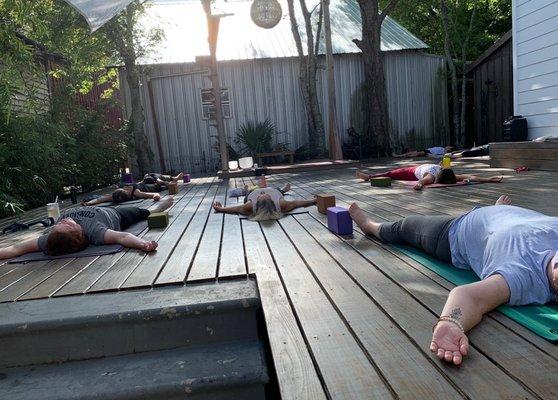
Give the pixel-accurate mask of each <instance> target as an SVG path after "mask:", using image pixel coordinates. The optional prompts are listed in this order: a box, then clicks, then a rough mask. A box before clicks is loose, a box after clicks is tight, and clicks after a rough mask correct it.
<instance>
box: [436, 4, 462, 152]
mask: <svg viewBox="0 0 558 400" xmlns="http://www.w3.org/2000/svg"><path fill="white" fill-rule="evenodd" d="M440 17H441V20H442V26H443V28H444V55H445V57H446V62H447V64H448V68H449V70H450V77H451V96H452V99H453V101H452V120H453V130H454V135H455V139H454V144H455V145H457V146H459V145H460V142H461V140H460V135H461V113H460V107H459V88H458V82H457V68H456V66H455V62H454V61H453V54H452V52H451V46H452V43H451V35H450V19H449V15H448V8H447V4H446V2H445V1H444V0H440Z"/></svg>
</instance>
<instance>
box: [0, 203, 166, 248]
mask: <svg viewBox="0 0 558 400" xmlns="http://www.w3.org/2000/svg"><path fill="white" fill-rule="evenodd" d="M172 203H173V199H172V197H168V198H167V199H165V200H163V201H161V202H160V203H159V204H158V206H157V208H156V209H155V210H154V212H160V211H164V210H166V209H168V208H169V207H171V206H172ZM150 214H151V211H149V210H148V209H144V208H139V207H132V206H122V207H118V208H111V207H76V208H71V209H68V210H67V211H65V212H64V213H63V214H62V215H61V216H60V218H59V219H58V221H57V223H56V224H55V225H54V226H53V227H52V229H51V230H50V232H49V233H47V234H44V235H42V236H40V237H38V238H34V239H28V240H25V241H23V242H21V243H18V244H15V245H12V246H9V247H6V248H3V249H0V259H6V258H13V257H19V256H21V255H23V254H27V253H33V252H36V251H43V252H44V253H45V254H48V255H50V256H59V255H64V254H70V253H76V252H78V251H82V250H85V249H86V248H87V246H89V245H90V244H92V245H97V246H100V245H104V244H120V245H122V246H124V247H128V248H132V249H138V250H143V251H146V252H149V251H153V250H155V249H156V248H157V242H155V241H149V242H148V241H145V240H143V239H141V238H139V237H137V236H135V235H133V234H131V233H129V232H122V231H124V230H126V229H128V228H129V227H130V226H132V225H133V224H135V223H137V222H140V221H143V220H146V219H147V217H149V215H150Z"/></svg>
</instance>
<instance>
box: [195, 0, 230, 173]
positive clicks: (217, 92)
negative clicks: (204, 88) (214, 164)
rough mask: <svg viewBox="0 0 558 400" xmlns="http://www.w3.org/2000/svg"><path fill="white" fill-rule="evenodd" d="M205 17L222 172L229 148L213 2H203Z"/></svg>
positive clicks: (208, 0) (217, 28)
mask: <svg viewBox="0 0 558 400" xmlns="http://www.w3.org/2000/svg"><path fill="white" fill-rule="evenodd" d="M201 2H202V5H203V9H204V11H205V15H206V17H207V42H208V43H209V54H210V66H209V67H210V73H209V79H210V80H211V88H212V90H213V96H214V98H215V119H216V122H215V127H216V128H217V134H218V137H219V152H220V153H221V170H223V171H228V170H229V151H228V148H227V135H226V134H225V124H224V122H223V111H222V109H221V84H220V83H219V68H218V65H217V40H218V37H219V21H220V20H221V16H220V15H213V14H211V0H201Z"/></svg>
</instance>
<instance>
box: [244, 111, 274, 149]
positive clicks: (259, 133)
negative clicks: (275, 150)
mask: <svg viewBox="0 0 558 400" xmlns="http://www.w3.org/2000/svg"><path fill="white" fill-rule="evenodd" d="M236 135H237V138H236V140H235V142H236V143H237V144H238V145H240V152H241V153H244V154H247V155H250V156H254V155H256V153H265V152H269V151H271V149H272V148H271V142H272V140H273V137H274V136H275V135H276V130H275V125H273V123H272V122H271V121H270V120H269V119H266V120H265V121H263V122H254V121H248V122H247V123H245V124H244V125H242V126H241V127H240V128H239V129H238V131H237V132H236Z"/></svg>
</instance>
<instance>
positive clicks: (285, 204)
mask: <svg viewBox="0 0 558 400" xmlns="http://www.w3.org/2000/svg"><path fill="white" fill-rule="evenodd" d="M279 204H281V211H282V212H290V211H292V210H294V209H296V208H299V207H310V206H312V205H314V204H316V198H315V197H314V198H313V199H312V200H292V201H287V200H279Z"/></svg>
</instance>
